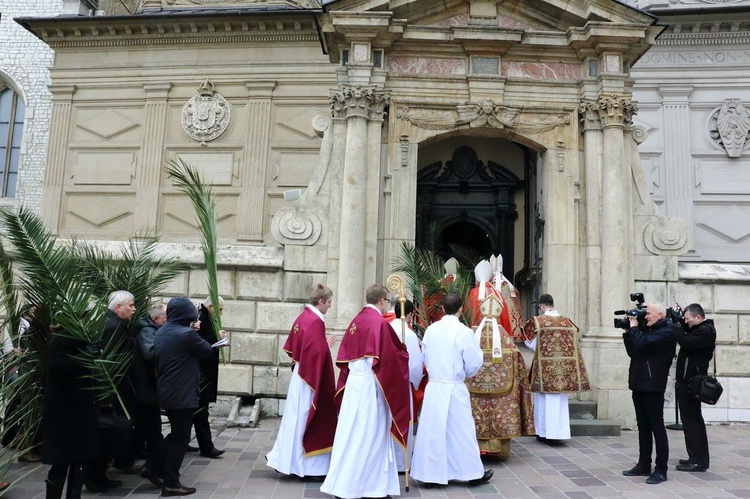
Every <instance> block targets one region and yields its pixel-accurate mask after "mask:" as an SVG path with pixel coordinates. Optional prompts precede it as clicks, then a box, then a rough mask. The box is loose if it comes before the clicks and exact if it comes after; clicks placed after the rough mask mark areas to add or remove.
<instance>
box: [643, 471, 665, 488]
mask: <svg viewBox="0 0 750 499" xmlns="http://www.w3.org/2000/svg"><path fill="white" fill-rule="evenodd" d="M666 481H667V474H666V473H662V472H661V471H654V472H653V473H651V476H650V477H648V478H646V483H648V484H649V485H654V484H657V483H661V482H666Z"/></svg>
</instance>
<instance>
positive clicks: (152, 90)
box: [143, 82, 172, 99]
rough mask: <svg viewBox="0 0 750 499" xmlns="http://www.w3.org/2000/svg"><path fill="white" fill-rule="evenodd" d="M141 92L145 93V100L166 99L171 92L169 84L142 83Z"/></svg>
mask: <svg viewBox="0 0 750 499" xmlns="http://www.w3.org/2000/svg"><path fill="white" fill-rule="evenodd" d="M143 90H145V91H146V99H166V98H167V97H168V96H169V91H170V90H172V84H171V83H170V82H163V83H144V84H143Z"/></svg>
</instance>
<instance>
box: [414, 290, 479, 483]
mask: <svg viewBox="0 0 750 499" xmlns="http://www.w3.org/2000/svg"><path fill="white" fill-rule="evenodd" d="M443 309H444V311H445V315H444V316H443V317H442V318H441V319H440V320H439V321H437V322H435V323H433V324H431V325H430V326H429V327H428V328H427V330H426V331H425V334H424V339H423V341H422V348H423V353H424V361H425V365H426V366H427V371H428V372H429V373H430V379H429V380H428V381H427V388H426V389H425V395H424V403H423V405H422V416H421V419H420V422H419V427H418V428H417V438H416V442H415V444H414V463H413V466H412V472H411V475H412V476H413V477H414V478H415V479H416V480H419V481H421V482H425V484H427V486H428V487H430V486H434V485H438V484H439V485H447V484H448V481H450V480H460V481H468V482H469V485H471V486H473V485H480V484H482V483H485V482H487V481H489V479H490V478H492V474H493V471H492V470H486V471H485V469H484V466H483V465H482V459H481V457H480V454H479V442H478V441H477V434H476V430H475V427H474V418H473V416H472V413H471V401H470V399H469V390H468V388H467V387H466V384H465V383H464V381H465V379H466V378H470V377H472V376H474V375H475V374H476V373H478V372H479V369H480V368H481V367H482V361H483V358H484V357H483V354H482V350H481V348H479V345H478V344H477V342H476V340H475V339H474V331H472V330H471V329H469V328H468V327H466V326H464V325H463V324H461V321H460V320H459V317H460V315H461V312H462V302H461V297H459V296H458V295H455V294H449V295H446V296H445V298H444V299H443Z"/></svg>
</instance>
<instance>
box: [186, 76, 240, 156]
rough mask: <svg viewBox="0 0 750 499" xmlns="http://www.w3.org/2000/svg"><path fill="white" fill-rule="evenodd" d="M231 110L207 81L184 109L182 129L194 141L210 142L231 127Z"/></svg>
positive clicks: (209, 81)
mask: <svg viewBox="0 0 750 499" xmlns="http://www.w3.org/2000/svg"><path fill="white" fill-rule="evenodd" d="M230 117H231V108H230V107H229V103H228V102H227V100H226V99H225V98H224V97H222V96H221V95H220V94H218V93H217V92H216V90H214V84H213V83H212V82H211V80H209V79H207V80H206V81H204V82H203V83H202V84H201V86H200V87H198V92H197V93H196V94H195V95H194V96H193V97H192V98H191V99H190V100H189V101H187V103H186V104H185V105H184V106H183V108H182V129H183V130H185V133H186V134H188V136H189V137H190V138H192V139H195V140H197V141H200V142H203V143H205V142H208V141H211V140H214V139H216V138H217V137H219V136H220V135H221V134H222V133H224V131H225V130H226V129H227V127H228V126H229V120H230Z"/></svg>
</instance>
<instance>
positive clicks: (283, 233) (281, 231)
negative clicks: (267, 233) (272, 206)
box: [271, 206, 322, 246]
mask: <svg viewBox="0 0 750 499" xmlns="http://www.w3.org/2000/svg"><path fill="white" fill-rule="evenodd" d="M321 231H322V223H321V221H320V217H319V216H318V215H317V214H316V213H315V212H313V211H312V210H311V209H309V208H306V207H304V206H285V207H283V208H281V209H280V210H279V211H277V212H276V214H275V215H274V216H273V221H272V222H271V233H272V234H273V237H274V239H276V240H277V241H278V242H279V243H281V244H283V245H287V244H290V245H297V246H312V245H313V244H315V243H316V242H317V241H318V239H320V234H321Z"/></svg>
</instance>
